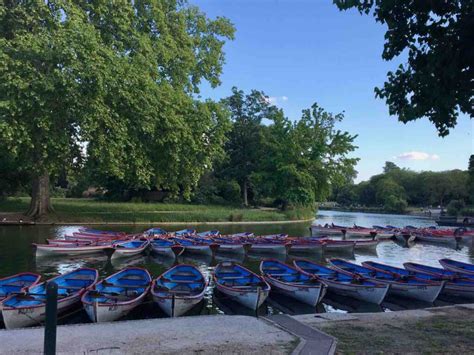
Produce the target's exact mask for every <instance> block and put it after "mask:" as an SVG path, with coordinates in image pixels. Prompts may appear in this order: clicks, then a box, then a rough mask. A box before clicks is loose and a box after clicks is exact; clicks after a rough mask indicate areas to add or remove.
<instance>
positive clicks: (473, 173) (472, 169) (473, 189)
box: [467, 154, 474, 204]
mask: <svg viewBox="0 0 474 355" xmlns="http://www.w3.org/2000/svg"><path fill="white" fill-rule="evenodd" d="M467 171H468V174H469V177H468V185H467V186H468V190H467V191H468V199H469V201H470V203H472V204H474V154H471V156H470V157H469V167H468V169H467Z"/></svg>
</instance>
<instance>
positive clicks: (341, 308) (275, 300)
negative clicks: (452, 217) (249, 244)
mask: <svg viewBox="0 0 474 355" xmlns="http://www.w3.org/2000/svg"><path fill="white" fill-rule="evenodd" d="M317 222H318V223H322V224H324V223H331V222H333V223H335V224H343V225H348V226H350V225H353V224H354V223H355V224H357V225H362V226H371V225H374V224H377V225H386V224H391V225H395V226H405V225H414V226H430V225H434V224H435V223H434V221H433V220H431V219H429V218H420V217H413V216H403V215H387V214H365V213H348V212H338V211H320V212H319V213H318V215H317ZM309 226H310V223H303V224H286V225H282V224H275V225H272V224H268V225H239V226H228V225H213V226H198V227H196V229H197V230H198V231H204V230H209V229H219V230H220V231H221V233H223V234H227V233H237V232H241V231H252V232H254V233H255V234H273V233H287V234H290V235H292V236H308V235H309V233H310V231H309ZM185 227H193V226H192V225H190V226H182V225H180V226H166V227H165V229H167V230H169V231H173V230H178V229H183V228H185ZM78 228H79V227H77V226H4V227H0V276H6V275H11V274H14V273H18V272H21V271H36V272H38V273H41V274H42V275H43V276H44V278H45V279H46V278H50V277H52V276H55V275H57V274H59V273H64V272H67V271H70V270H73V269H75V268H78V267H84V266H87V267H94V268H97V269H98V270H99V272H100V274H101V276H106V275H110V274H111V273H113V272H115V271H117V270H120V269H122V268H124V267H127V266H132V265H133V266H142V267H145V268H147V269H148V270H149V271H150V273H151V274H152V276H153V277H156V276H158V275H159V274H161V273H162V272H163V271H165V270H166V269H167V268H168V267H170V266H172V265H173V264H174V262H175V261H174V260H172V259H163V258H160V257H157V256H154V255H145V256H140V257H135V258H132V259H125V260H123V261H117V262H116V261H114V262H111V261H110V260H108V259H107V257H106V256H100V255H99V256H80V257H66V256H64V257H54V258H51V257H47V258H36V257H35V255H34V249H33V248H32V246H31V244H32V243H43V242H44V241H45V239H46V238H54V237H61V236H63V235H64V234H70V233H72V232H74V231H76V230H77V229H78ZM94 228H97V229H100V228H102V229H109V230H122V231H126V232H140V231H142V230H144V229H146V228H145V227H143V226H119V227H118V226H114V227H111V226H94ZM473 250H474V249H473V247H472V246H469V245H461V246H459V247H458V248H449V247H443V246H438V245H430V244H419V243H417V244H414V245H413V246H410V247H406V246H402V245H399V244H397V243H395V242H393V241H385V242H382V243H380V244H379V245H378V247H377V251H376V252H372V253H361V252H356V253H355V255H345V254H339V255H337V254H329V255H321V256H315V257H314V260H316V261H318V262H321V263H325V262H326V259H328V258H330V257H333V256H337V257H343V258H345V259H348V260H354V261H356V262H362V261H365V260H377V261H380V262H386V263H389V264H392V265H402V264H403V263H404V262H406V261H415V262H421V263H425V264H429V265H434V266H438V265H439V264H438V259H440V258H443V257H449V258H454V259H457V260H461V261H467V262H473V261H474V251H473ZM260 259H261V257H260V256H256V255H255V256H247V257H245V258H242V259H230V260H234V261H237V262H240V263H242V264H244V265H245V266H247V267H249V268H250V269H252V270H254V271H258V266H259V262H260ZM223 260H229V257H224V256H221V255H217V256H216V257H215V258H211V257H209V258H200V257H196V256H181V257H179V260H178V261H179V262H184V263H191V264H194V265H196V266H197V267H198V268H199V269H200V270H201V271H202V272H203V274H204V275H205V276H207V277H209V278H210V276H211V273H212V270H213V269H214V267H215V265H216V264H217V263H218V262H219V261H223ZM283 261H285V260H283ZM286 261H287V262H291V257H290V258H288V259H287V260H286ZM452 302H453V300H443V301H437V303H436V304H437V305H446V304H449V303H452ZM426 306H430V305H427V304H423V303H420V302H417V301H412V300H403V299H390V300H388V301H387V302H385V303H384V304H382V306H377V305H372V304H366V303H363V302H360V301H352V300H350V299H348V298H343V299H341V298H338V297H337V296H335V295H329V297H326V298H325V300H324V301H323V304H321V305H319V306H318V308H317V309H314V308H311V307H309V306H305V305H303V304H301V303H298V302H295V301H293V300H292V299H289V298H286V297H283V296H280V297H276V296H272V297H271V298H270V299H269V300H268V302H266V304H264V306H263V307H262V308H261V309H260V310H259V314H260V315H265V314H275V313H289V314H304V313H321V312H369V311H370V312H374V311H394V310H399V309H409V308H422V307H426ZM216 313H226V314H248V315H252V314H253V312H251V311H248V310H246V309H245V308H243V307H241V306H239V305H238V304H236V303H235V302H232V301H230V300H228V299H226V298H225V297H224V296H223V295H220V294H218V293H217V292H215V291H214V287H213V285H212V282H211V284H210V287H209V288H208V290H207V293H206V299H205V301H204V302H203V303H202V304H200V305H199V306H198V307H196V308H195V309H193V310H192V311H191V314H195V315H198V314H216ZM149 317H164V314H163V313H161V311H160V310H159V309H158V307H156V306H155V305H153V304H152V303H151V302H148V303H147V304H145V305H143V306H141V307H140V308H139V309H137V310H136V311H134V312H132V313H131V314H130V315H129V318H130V319H134V318H149ZM87 321H88V319H87V316H86V315H85V313H84V312H83V311H82V310H80V309H78V310H76V311H73V312H72V313H71V314H69V315H67V316H65V317H62V318H61V322H63V323H76V322H87Z"/></svg>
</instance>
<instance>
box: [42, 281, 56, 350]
mask: <svg viewBox="0 0 474 355" xmlns="http://www.w3.org/2000/svg"><path fill="white" fill-rule="evenodd" d="M57 321H58V285H57V284H56V283H54V282H48V284H47V285H46V320H45V327H44V354H45V355H54V354H56V325H57Z"/></svg>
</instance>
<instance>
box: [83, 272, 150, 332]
mask: <svg viewBox="0 0 474 355" xmlns="http://www.w3.org/2000/svg"><path fill="white" fill-rule="evenodd" d="M150 282H151V276H150V274H149V273H148V271H147V270H145V269H142V268H138V267H129V268H126V269H123V270H121V271H119V272H117V273H115V274H113V275H111V276H109V277H107V278H106V279H105V280H102V281H101V282H99V283H98V284H97V285H96V286H95V288H94V289H93V290H89V291H87V292H86V293H85V294H84V295H83V296H82V299H81V301H82V304H83V306H84V309H85V311H86V313H87V315H88V316H89V318H90V319H91V321H93V322H97V323H99V322H111V321H114V320H116V319H119V318H120V317H123V316H125V315H127V314H128V313H129V312H130V311H131V310H133V309H134V308H135V307H137V306H138V305H140V304H141V303H142V302H143V301H144V299H145V297H146V295H147V294H148V291H149V290H150Z"/></svg>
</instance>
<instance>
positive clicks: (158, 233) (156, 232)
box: [143, 228, 168, 237]
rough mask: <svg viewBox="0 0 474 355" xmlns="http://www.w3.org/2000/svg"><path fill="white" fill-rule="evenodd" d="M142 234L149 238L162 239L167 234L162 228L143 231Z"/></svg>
mask: <svg viewBox="0 0 474 355" xmlns="http://www.w3.org/2000/svg"><path fill="white" fill-rule="evenodd" d="M143 234H144V235H146V236H149V237H164V236H165V235H167V234H168V232H167V231H166V230H164V229H163V228H150V229H147V230H146V231H144V232H143Z"/></svg>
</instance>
